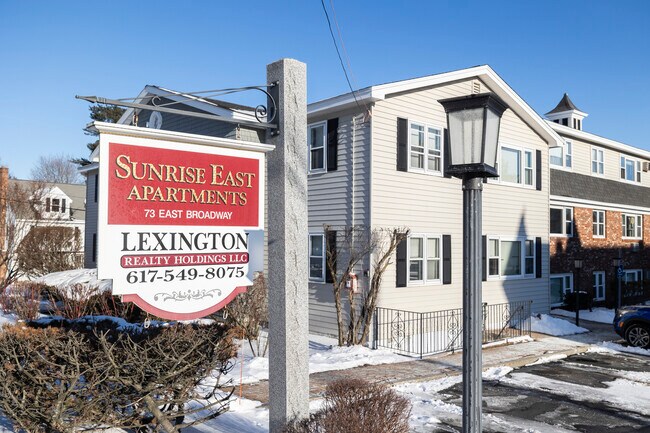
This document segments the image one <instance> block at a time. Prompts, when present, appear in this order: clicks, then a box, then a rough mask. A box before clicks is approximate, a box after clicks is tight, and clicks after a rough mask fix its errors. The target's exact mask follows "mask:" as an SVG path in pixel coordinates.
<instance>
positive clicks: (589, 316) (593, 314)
mask: <svg viewBox="0 0 650 433" xmlns="http://www.w3.org/2000/svg"><path fill="white" fill-rule="evenodd" d="M551 314H554V315H556V316H564V317H576V312H575V311H567V310H562V309H559V308H556V309H554V310H551ZM580 318H581V319H584V320H589V321H590V322H598V323H612V322H614V310H611V309H608V308H602V307H599V308H594V309H593V311H589V310H580Z"/></svg>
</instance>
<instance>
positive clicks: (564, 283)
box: [549, 274, 573, 306]
mask: <svg viewBox="0 0 650 433" xmlns="http://www.w3.org/2000/svg"><path fill="white" fill-rule="evenodd" d="M549 282H550V286H551V305H553V306H556V305H562V304H563V303H564V295H565V294H567V293H571V292H573V274H554V275H551V276H550V277H549Z"/></svg>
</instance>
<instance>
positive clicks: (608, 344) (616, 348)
mask: <svg viewBox="0 0 650 433" xmlns="http://www.w3.org/2000/svg"><path fill="white" fill-rule="evenodd" d="M599 347H600V348H604V349H607V350H609V351H611V352H625V353H634V354H636V355H644V356H650V349H642V348H641V347H631V346H624V345H622V344H618V343H614V342H612V341H603V342H602V343H600V344H599ZM594 351H596V350H594Z"/></svg>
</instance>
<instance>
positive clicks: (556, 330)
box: [531, 314, 589, 336]
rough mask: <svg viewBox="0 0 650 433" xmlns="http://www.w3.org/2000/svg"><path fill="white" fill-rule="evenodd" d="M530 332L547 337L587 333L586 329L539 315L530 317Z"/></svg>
mask: <svg viewBox="0 0 650 433" xmlns="http://www.w3.org/2000/svg"><path fill="white" fill-rule="evenodd" d="M531 330H532V331H533V332H539V333H540V334H547V335H555V336H561V335H573V334H582V333H584V332H589V330H588V329H585V328H581V327H580V326H576V325H574V324H573V323H571V322H568V321H566V320H563V319H558V318H556V317H551V316H549V315H548V314H541V315H538V316H532V317H531Z"/></svg>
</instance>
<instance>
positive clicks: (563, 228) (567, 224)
mask: <svg viewBox="0 0 650 433" xmlns="http://www.w3.org/2000/svg"><path fill="white" fill-rule="evenodd" d="M550 216H551V234H552V235H556V236H573V208H572V207H553V206H552V207H551V209H550Z"/></svg>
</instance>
